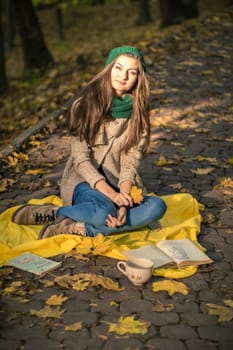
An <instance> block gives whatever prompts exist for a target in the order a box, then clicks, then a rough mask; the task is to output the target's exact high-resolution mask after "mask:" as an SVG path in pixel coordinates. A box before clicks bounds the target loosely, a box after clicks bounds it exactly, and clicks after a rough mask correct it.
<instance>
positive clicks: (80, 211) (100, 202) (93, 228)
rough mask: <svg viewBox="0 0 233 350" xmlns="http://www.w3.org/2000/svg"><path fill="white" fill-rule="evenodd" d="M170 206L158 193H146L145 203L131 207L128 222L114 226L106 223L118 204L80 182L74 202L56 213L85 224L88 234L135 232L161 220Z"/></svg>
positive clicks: (75, 192)
mask: <svg viewBox="0 0 233 350" xmlns="http://www.w3.org/2000/svg"><path fill="white" fill-rule="evenodd" d="M166 209H167V207H166V204H165V203H164V201H163V200H162V199H161V198H159V197H155V196H145V197H144V199H143V201H142V203H141V204H139V205H137V206H134V207H133V208H129V209H128V212H127V218H126V224H125V225H123V226H120V227H115V228H111V227H108V226H106V219H107V216H108V215H109V214H111V215H112V216H114V217H116V216H117V206H116V205H115V204H114V203H113V202H112V201H111V200H110V199H109V198H108V197H106V196H105V195H104V194H103V193H101V192H99V191H97V190H95V189H93V188H91V187H90V185H89V184H88V183H86V182H82V183H80V184H79V185H78V186H77V187H76V188H75V190H74V194H73V203H72V205H71V206H64V207H61V208H59V209H58V211H57V216H58V217H59V216H65V217H69V218H70V219H73V220H75V221H80V222H83V223H85V228H86V232H87V236H91V237H95V236H96V235H97V234H98V233H99V232H101V233H102V234H103V235H109V234H111V233H118V232H119V233H120V232H127V231H133V230H135V229H139V228H141V227H143V226H146V225H148V224H150V223H152V222H153V221H156V220H159V219H160V218H161V217H162V216H163V215H164V213H165V211H166Z"/></svg>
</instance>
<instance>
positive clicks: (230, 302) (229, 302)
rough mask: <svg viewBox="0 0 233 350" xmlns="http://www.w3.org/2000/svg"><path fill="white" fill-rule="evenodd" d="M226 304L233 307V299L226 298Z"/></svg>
mask: <svg viewBox="0 0 233 350" xmlns="http://www.w3.org/2000/svg"><path fill="white" fill-rule="evenodd" d="M223 302H224V304H225V305H227V306H230V307H231V308H233V300H231V299H225V300H223Z"/></svg>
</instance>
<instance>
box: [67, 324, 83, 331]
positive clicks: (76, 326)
mask: <svg viewBox="0 0 233 350" xmlns="http://www.w3.org/2000/svg"><path fill="white" fill-rule="evenodd" d="M80 329H82V322H76V323H73V324H69V325H66V326H65V331H70V332H76V331H79V330H80Z"/></svg>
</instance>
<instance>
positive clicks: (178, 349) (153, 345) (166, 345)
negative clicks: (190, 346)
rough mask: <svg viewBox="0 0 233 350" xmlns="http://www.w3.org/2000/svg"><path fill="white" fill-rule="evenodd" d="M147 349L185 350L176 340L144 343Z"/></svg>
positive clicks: (180, 342) (157, 340) (158, 340)
mask: <svg viewBox="0 0 233 350" xmlns="http://www.w3.org/2000/svg"><path fill="white" fill-rule="evenodd" d="M146 345H147V347H148V349H155V350H172V349H174V350H186V347H185V345H184V343H183V342H182V341H180V340H176V339H171V338H168V339H163V338H158V339H156V338H155V339H151V340H149V341H148V342H147V343H146ZM195 350H197V349H195Z"/></svg>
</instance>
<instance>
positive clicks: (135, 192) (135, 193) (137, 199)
mask: <svg viewBox="0 0 233 350" xmlns="http://www.w3.org/2000/svg"><path fill="white" fill-rule="evenodd" d="M130 196H131V197H132V198H133V201H134V203H137V204H139V203H141V201H142V200H143V195H142V189H141V188H138V187H137V186H132V188H131V191H130Z"/></svg>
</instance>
